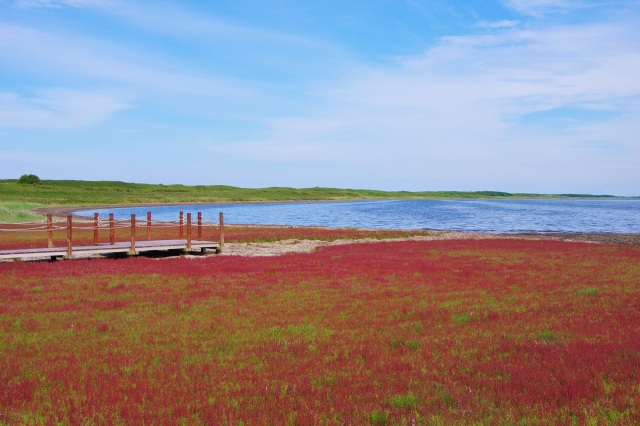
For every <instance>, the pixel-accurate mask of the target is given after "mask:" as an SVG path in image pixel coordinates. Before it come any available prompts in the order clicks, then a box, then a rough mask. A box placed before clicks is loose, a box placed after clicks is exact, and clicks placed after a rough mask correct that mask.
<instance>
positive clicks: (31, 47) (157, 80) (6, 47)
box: [0, 23, 250, 97]
mask: <svg viewBox="0 0 640 426" xmlns="http://www.w3.org/2000/svg"><path fill="white" fill-rule="evenodd" d="M0 34H2V37H0V55H2V57H3V58H4V59H5V61H6V62H4V64H3V65H0V67H11V66H13V67H15V68H16V69H23V68H25V67H26V68H27V69H29V70H31V71H30V72H31V73H47V76H48V77H49V79H51V77H59V75H60V74H62V75H65V74H66V75H71V76H74V77H75V78H91V79H98V80H101V81H106V82H110V83H111V82H117V83H124V84H129V85H134V87H135V89H136V91H140V90H144V89H153V90H155V91H158V90H159V91H161V92H162V93H172V92H173V93H190V94H199V95H201V94H213V95H218V96H225V97H235V96H249V93H250V92H249V91H248V90H247V89H246V88H244V87H241V85H240V84H239V83H236V82H233V81H231V79H228V78H223V77H216V76H211V75H205V70H200V71H201V75H199V74H198V72H197V71H194V70H191V69H188V68H186V66H184V67H180V66H179V65H173V64H172V62H173V61H170V60H169V59H166V58H161V57H153V56H148V55H146V54H144V53H140V52H139V51H136V50H132V49H128V48H126V47H120V46H116V45H112V44H109V43H104V42H100V41H96V40H91V39H88V38H78V37H75V36H71V35H70V36H65V35H61V34H56V33H52V32H45V31H41V30H36V29H32V28H28V27H23V26H18V25H12V24H3V23H0ZM42 64H47V66H46V68H45V67H42ZM169 64H171V65H169Z"/></svg>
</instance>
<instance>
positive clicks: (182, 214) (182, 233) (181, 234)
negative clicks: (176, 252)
mask: <svg viewBox="0 0 640 426" xmlns="http://www.w3.org/2000/svg"><path fill="white" fill-rule="evenodd" d="M183 238H184V213H182V212H180V239H183Z"/></svg>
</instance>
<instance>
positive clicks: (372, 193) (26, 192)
mask: <svg viewBox="0 0 640 426" xmlns="http://www.w3.org/2000/svg"><path fill="white" fill-rule="evenodd" d="M562 196H563V197H567V196H571V194H565V195H562ZM581 196H583V195H581ZM584 196H586V195H584ZM494 197H497V198H510V197H544V198H549V197H559V196H556V195H543V194H511V193H507V192H498V191H477V192H457V191H429V192H426V191H423V192H408V191H377V190H368V189H338V188H319V187H315V188H285V187H273V188H237V187H233V186H224V185H207V186H205V185H198V186H184V185H154V184H138V183H126V182H115V181H95V182H93V181H81V180H42V181H41V183H40V184H39V185H24V184H19V183H18V180H17V179H5V180H0V203H2V202H24V201H25V200H27V201H29V202H33V203H40V204H45V205H91V204H138V203H186V202H195V203H213V202H252V201H320V200H322V201H338V200H362V199H425V198H494Z"/></svg>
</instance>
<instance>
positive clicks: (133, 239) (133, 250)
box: [129, 214, 136, 256]
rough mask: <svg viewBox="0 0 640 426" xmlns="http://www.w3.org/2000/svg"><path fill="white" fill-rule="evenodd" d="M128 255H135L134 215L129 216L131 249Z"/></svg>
mask: <svg viewBox="0 0 640 426" xmlns="http://www.w3.org/2000/svg"><path fill="white" fill-rule="evenodd" d="M129 254H130V255H132V256H135V254H136V215H135V214H132V215H131V248H130V250H129Z"/></svg>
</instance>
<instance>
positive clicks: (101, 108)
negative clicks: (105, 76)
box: [0, 89, 130, 129]
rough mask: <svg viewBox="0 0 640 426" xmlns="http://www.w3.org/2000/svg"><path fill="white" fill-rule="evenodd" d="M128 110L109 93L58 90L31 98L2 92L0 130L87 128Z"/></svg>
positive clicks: (119, 99) (119, 100) (0, 99)
mask: <svg viewBox="0 0 640 426" xmlns="http://www.w3.org/2000/svg"><path fill="white" fill-rule="evenodd" d="M129 107H130V105H129V104H128V103H127V102H126V101H125V100H124V99H122V98H121V97H118V96H117V95H115V94H113V93H106V92H81V91H76V90H67V89H57V90H47V91H44V92H42V93H40V94H39V95H38V96H35V97H30V98H25V97H20V96H18V95H16V94H12V93H0V128H45V129H67V128H78V127H85V126H91V125H95V124H99V123H102V122H105V121H107V120H108V119H109V118H110V117H111V116H112V115H113V114H115V113H117V112H119V111H122V110H124V109H127V108H129Z"/></svg>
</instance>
